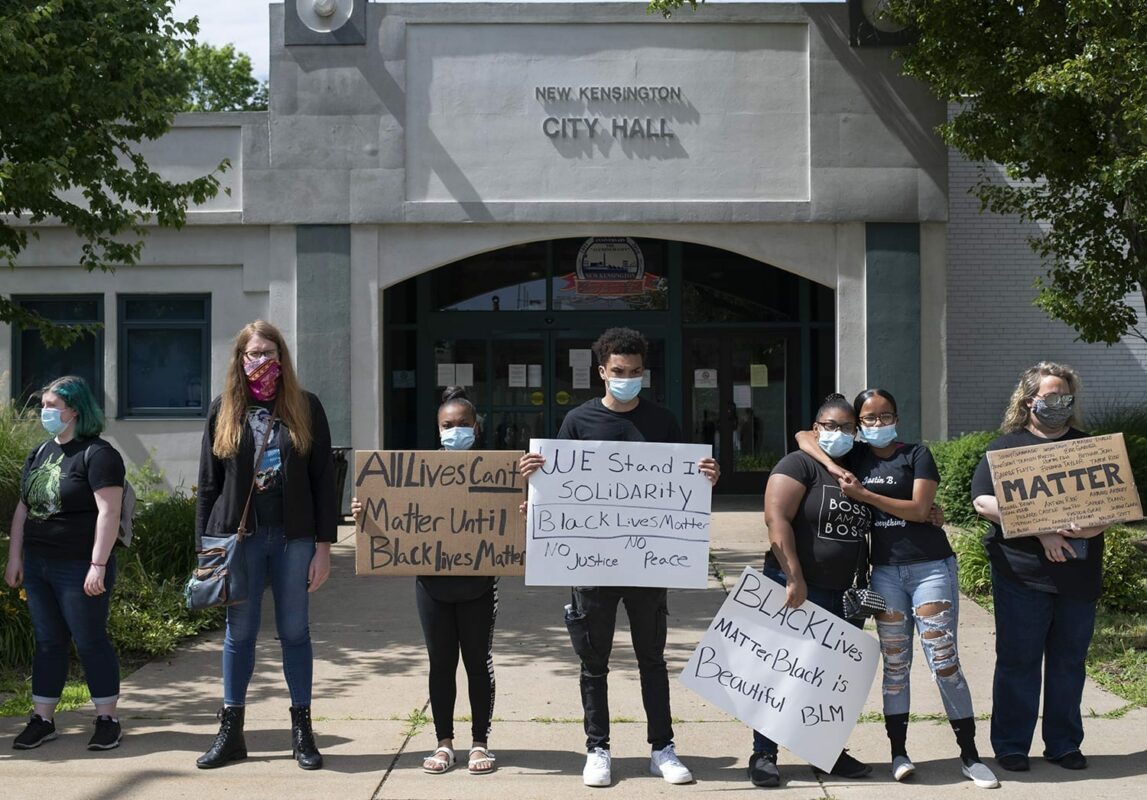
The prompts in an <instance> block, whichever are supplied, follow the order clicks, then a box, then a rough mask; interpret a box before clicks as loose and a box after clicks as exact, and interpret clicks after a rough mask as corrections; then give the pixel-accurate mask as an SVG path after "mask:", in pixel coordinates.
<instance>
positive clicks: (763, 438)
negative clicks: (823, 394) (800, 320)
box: [684, 330, 794, 494]
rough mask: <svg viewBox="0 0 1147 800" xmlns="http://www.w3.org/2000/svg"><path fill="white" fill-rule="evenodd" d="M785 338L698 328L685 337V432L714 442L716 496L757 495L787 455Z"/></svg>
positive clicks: (704, 441) (789, 387)
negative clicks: (717, 468)
mask: <svg viewBox="0 0 1147 800" xmlns="http://www.w3.org/2000/svg"><path fill="white" fill-rule="evenodd" d="M791 338H792V337H791V335H790V334H788V333H785V332H766V331H746V332H737V331H724V330H722V331H698V332H696V333H694V334H692V335H689V336H687V337H686V339H685V352H684V363H685V371H684V384H685V398H684V399H685V404H684V411H685V420H686V436H687V437H688V438H689V440H690V441H693V442H697V443H699V444H709V445H712V446H713V456H714V458H716V459H717V460H718V462H720V464H721V482H720V483H719V484H718V491H721V492H723V493H753V494H756V493H763V492H764V488H765V481H766V479H767V476H768V471H769V470H770V469H771V468H772V466H773V465H774V464H775V463H776V462H777V461H778V460H780V458H781V456H783V455H784V454H785V453H786V452H788V440H789V421H788V408H790V407H791V406H790V403H791V402H792V398H790V396H789V395H790V394H791V393H792V390H793V388H794V387H793V386H792V385H791V384H792V381H790V380H789V379H788V377H789V372H790V369H789V359H790V357H791V354H792V352H791V351H792V348H791V347H790V342H791Z"/></svg>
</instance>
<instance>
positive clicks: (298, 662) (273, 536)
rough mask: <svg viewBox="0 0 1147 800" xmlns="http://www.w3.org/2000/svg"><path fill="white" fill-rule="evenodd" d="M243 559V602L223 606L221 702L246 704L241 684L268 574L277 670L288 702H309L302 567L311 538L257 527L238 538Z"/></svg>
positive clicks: (250, 664)
mask: <svg viewBox="0 0 1147 800" xmlns="http://www.w3.org/2000/svg"><path fill="white" fill-rule="evenodd" d="M243 547H244V549H245V551H246V552H245V555H246V558H247V585H248V595H247V602H245V603H240V604H239V605H235V606H228V607H227V633H226V635H225V636H224V637H223V705H225V706H243V705H246V703H247V686H248V684H250V683H251V675H252V674H253V673H254V671H255V640H256V639H257V638H258V636H259V624H260V622H261V621H262V617H263V589H264V587H265V586H266V585H267V578H268V576H269V577H270V582H271V593H272V595H274V598H275V629H276V630H277V632H278V635H279V644H280V645H281V647H282V649H283V674H284V675H285V676H286V678H287V688H288V689H289V690H290V692H291V705H293V706H309V705H310V704H311V673H312V670H313V664H312V658H313V656H312V652H311V629H310V625H309V623H308V606H309V599H310V595H309V594H308V593H307V572H308V570H309V569H310V565H311V558H312V557H313V556H314V554H315V541H314V539H310V538H307V539H288V538H287V537H286V534H285V532H284V530H283V529H282V528H258V529H256V531H255V532H254V533H253V534H251V535H250V536H248V537H247V540H246V541H245V542H243Z"/></svg>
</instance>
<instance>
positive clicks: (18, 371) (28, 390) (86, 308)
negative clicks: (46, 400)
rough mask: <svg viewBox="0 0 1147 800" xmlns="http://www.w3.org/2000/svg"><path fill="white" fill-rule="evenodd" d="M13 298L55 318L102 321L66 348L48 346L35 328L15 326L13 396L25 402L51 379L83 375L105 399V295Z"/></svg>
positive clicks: (87, 322)
mask: <svg viewBox="0 0 1147 800" xmlns="http://www.w3.org/2000/svg"><path fill="white" fill-rule="evenodd" d="M12 301H13V302H14V303H16V304H17V305H19V306H21V307H22V308H26V309H28V310H29V311H34V312H36V313H37V314H39V315H40V316H42V317H46V318H47V319H50V320H52V321H53V322H62V323H80V324H88V325H91V324H99V325H101V328H100V329H99V330H98V331H96V332H95V333H88V334H84V335H83V336H81V337H80V338H79V339H77V340H76V341H75V342H73V343H72V344H71V345H69V346H68V347H65V348H53V347H48V346H46V345H45V344H44V342H43V341H42V340H41V339H40V334H39V332H38V331H35V330H21V329H19V328H15V327H14V328H13V329H12V375H13V379H12V399H13V400H15V401H16V403H17V405H19V406H23V405H24V404H25V403H27V402H28V400H29V398H30V397H31V396H32V395H33V394H34V393H35V392H37V391H39V390H40V389H41V388H43V387H44V386H45V385H46V384H47V383H49V382H51V381H53V380H55V379H56V378H59V377H61V376H63V375H79V376H80V377H81V378H83V379H84V380H85V381H87V382H88V386H90V387H91V388H92V393H93V394H94V395H95V398H96V400H97V401H98V402H99V404H100V405H101V406H102V405H103V402H104V332H103V328H102V324H103V321H104V298H103V296H102V295H53V296H51V297H47V296H32V295H27V296H23V297H21V296H14V297H13V298H12Z"/></svg>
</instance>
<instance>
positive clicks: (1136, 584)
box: [1099, 525, 1147, 613]
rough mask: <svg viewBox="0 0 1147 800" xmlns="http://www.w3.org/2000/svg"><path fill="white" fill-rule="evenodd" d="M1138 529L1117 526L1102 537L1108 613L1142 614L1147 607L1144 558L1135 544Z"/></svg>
mask: <svg viewBox="0 0 1147 800" xmlns="http://www.w3.org/2000/svg"><path fill="white" fill-rule="evenodd" d="M1141 538H1143V531H1142V530H1141V529H1135V528H1129V527H1126V526H1122V525H1116V526H1113V527H1111V528H1108V529H1107V532H1106V533H1105V534H1104V535H1103V540H1104V546H1103V596H1102V597H1100V599H1099V603H1100V605H1102V606H1103V607H1104V608H1105V609H1107V610H1108V611H1126V612H1129V613H1131V612H1141V611H1143V609H1144V608H1145V607H1147V555H1144V553H1143V551H1142V550H1140V549H1139V547H1138V546H1137V545H1136V544H1135V543H1136V541H1138V540H1139V539H1141Z"/></svg>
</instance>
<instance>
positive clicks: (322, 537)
mask: <svg viewBox="0 0 1147 800" xmlns="http://www.w3.org/2000/svg"><path fill="white" fill-rule="evenodd" d="M304 394H305V395H306V397H307V400H309V401H310V405H311V452H310V453H309V454H308V455H306V456H303V455H301V454H300V453H299V452H298V451H296V450H295V449H294V447H293V446H292V445H291V437H290V436H286V435H284V436H280V437H279V453H280V456H281V458H282V463H283V467H282V469H283V518H284V524H285V525H286V529H287V538H288V539H303V538H307V537H314V539H315V540H316V541H319V542H334V541H335V540H336V538H337V528H338V503H337V502H336V499H335V470H334V462H333V460H332V459H331V430H330V426H329V425H328V424H327V415H326V412H324V411H323V406H322V403H320V402H319V398H317V397H315V396H314V395H313V394H311V393H310V392H304ZM219 406H220V398H218V397H216V398H215V399H214V400H213V401H212V402H211V408H210V410H209V411H208V412H207V425H206V427H205V428H204V431H203V446H202V451H201V452H200V454H199V490H198V495H197V497H196V504H195V546H196V547H197V548H198V547H200V545H201V537H202V536H203V535H204V534H206V535H208V536H220V535H225V534H232V533H235V531H236V530H238V528H239V518H240V517H241V516H242V515H243V505H244V504H245V503H246V502H247V493H248V492H249V491H250V490H251V480H252V478H253V477H254V472H255V451H256V448H257V445H256V443H255V437H254V435H253V434H252V433H251V428H250V426H248V425H244V426H243V435H242V436H241V437H240V439H239V453H238V454H237V455H236V456H235V457H234V458H228V459H220V458H219V457H217V456H216V455H215V454H214V453H213V452H212V450H211V448H212V445H213V444H214V441H215V420H216V418H217V417H218V416H219ZM253 522H254V520H253V518H252V514H251V513H250V512H248V520H247V529H248V530H252V529H253Z"/></svg>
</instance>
